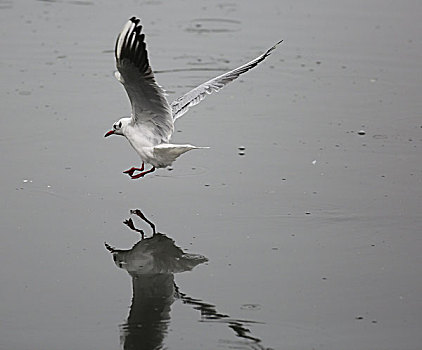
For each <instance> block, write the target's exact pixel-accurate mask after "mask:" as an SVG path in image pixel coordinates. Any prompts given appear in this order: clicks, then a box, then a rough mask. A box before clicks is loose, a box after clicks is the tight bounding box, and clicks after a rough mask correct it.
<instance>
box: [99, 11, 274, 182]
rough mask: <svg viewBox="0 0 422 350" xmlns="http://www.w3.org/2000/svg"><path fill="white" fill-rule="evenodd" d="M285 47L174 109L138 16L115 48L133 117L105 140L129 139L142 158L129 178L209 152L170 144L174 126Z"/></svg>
mask: <svg viewBox="0 0 422 350" xmlns="http://www.w3.org/2000/svg"><path fill="white" fill-rule="evenodd" d="M281 42H282V40H281V41H279V42H278V43H277V44H275V45H274V46H272V47H271V48H269V49H268V50H267V51H266V52H265V53H263V54H262V55H260V56H258V57H257V58H255V59H253V60H252V61H250V62H248V63H246V64H244V65H242V66H240V67H238V68H236V69H233V70H231V71H229V72H227V73H224V74H222V75H219V76H218V77H216V78H214V79H211V80H208V81H207V82H205V83H203V84H201V85H199V86H198V87H196V88H194V89H192V90H191V91H189V92H188V93H186V94H185V95H183V96H181V97H179V98H178V99H177V100H175V101H173V102H172V103H171V104H170V103H169V102H168V101H167V99H166V94H165V92H164V90H163V89H162V87H161V86H160V85H158V84H157V81H156V80H155V76H154V73H153V71H152V68H151V66H150V64H149V59H148V52H147V49H146V45H145V34H143V33H142V25H141V21H140V19H139V18H136V17H132V18H131V19H130V20H129V21H128V22H127V23H126V24H125V26H124V27H123V29H122V31H121V32H120V34H119V36H118V37H117V41H116V47H115V57H116V66H117V71H116V73H115V76H116V78H117V79H118V80H119V81H120V82H121V83H122V84H123V86H124V88H125V90H126V92H127V94H128V96H129V100H130V102H131V105H132V113H131V116H130V117H123V118H121V119H119V120H118V121H117V122H115V123H114V124H113V129H112V130H110V131H109V132H107V133H106V134H105V135H104V136H105V137H108V136H110V135H121V136H124V137H126V139H127V140H128V141H129V143H130V144H131V145H132V147H133V148H134V149H135V151H136V152H137V153H138V155H139V156H140V158H141V160H142V165H141V167H139V168H136V167H132V168H130V169H128V170H126V171H124V172H123V173H125V174H128V175H129V176H130V177H131V178H132V179H138V178H141V177H143V176H145V175H146V174H148V173H151V172H153V171H155V169H156V168H165V167H167V166H170V165H171V164H172V163H173V162H174V161H175V160H176V158H178V157H179V156H180V155H182V154H183V153H185V152H187V151H190V150H193V149H198V148H208V147H197V146H193V145H190V144H172V143H170V138H171V136H172V134H173V132H174V122H175V121H176V120H177V119H178V118H180V117H181V116H182V115H184V114H185V113H186V112H187V111H188V109H189V108H190V107H192V106H194V105H196V104H198V103H199V102H201V101H202V100H203V99H204V98H205V96H206V95H207V94H211V93H212V92H214V91H215V92H217V91H219V90H220V89H222V88H223V87H224V86H226V85H227V84H228V83H230V82H231V81H233V80H235V79H237V78H238V77H239V76H240V75H241V74H243V73H245V72H247V71H248V70H250V69H252V68H254V67H255V66H256V65H257V64H258V63H260V62H262V61H263V60H264V59H265V58H267V57H268V56H269V55H270V53H271V52H272V51H273V50H274V49H275V48H276V46H277V45H278V44H280V43H281ZM145 163H147V164H150V165H152V168H150V169H149V170H144V169H145ZM135 172H138V173H137V174H135Z"/></svg>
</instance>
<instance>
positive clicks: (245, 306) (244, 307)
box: [240, 304, 261, 310]
mask: <svg viewBox="0 0 422 350" xmlns="http://www.w3.org/2000/svg"><path fill="white" fill-rule="evenodd" d="M240 308H241V309H242V310H260V309H261V305H259V304H243V305H242V306H241V307H240Z"/></svg>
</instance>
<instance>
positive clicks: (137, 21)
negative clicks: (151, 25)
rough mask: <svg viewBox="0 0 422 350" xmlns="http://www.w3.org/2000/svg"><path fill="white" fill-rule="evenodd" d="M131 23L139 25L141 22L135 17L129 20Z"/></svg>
mask: <svg viewBox="0 0 422 350" xmlns="http://www.w3.org/2000/svg"><path fill="white" fill-rule="evenodd" d="M129 21H132V22H133V23H135V24H138V23H139V22H140V21H141V20H140V19H139V18H138V17H135V16H133V17H131V18H130V19H129Z"/></svg>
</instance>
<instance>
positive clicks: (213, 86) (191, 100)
mask: <svg viewBox="0 0 422 350" xmlns="http://www.w3.org/2000/svg"><path fill="white" fill-rule="evenodd" d="M282 41H283V40H281V41H279V42H278V43H277V44H275V45H274V46H273V47H271V48H269V49H268V50H267V51H266V52H265V53H263V54H262V55H261V56H258V57H257V58H255V59H254V60H252V61H250V62H248V63H246V64H244V65H243V66H240V67H238V68H236V69H233V70H231V71H230V72H227V73H224V74H222V75H219V76H218V77H216V78H214V79H211V80H208V81H207V82H205V83H203V84H201V85H199V86H198V87H196V88H194V89H192V90H191V91H189V92H188V93H187V94H185V95H183V96H181V97H179V98H178V99H177V100H175V101H173V102H172V104H171V110H172V113H173V119H174V120H176V119H177V118H180V117H181V116H182V115H183V114H185V113H186V112H187V111H188V109H189V107H191V106H195V105H197V104H198V103H199V102H201V101H202V100H203V99H204V98H205V96H206V95H207V94H211V93H212V92H214V91H215V92H217V91H219V90H220V89H222V88H223V87H224V86H226V85H227V84H228V83H230V82H231V81H233V80H235V79H237V78H238V77H239V76H240V75H241V74H243V73H246V72H247V71H248V70H250V69H252V68H254V67H255V66H257V65H258V63H260V62H262V61H263V60H265V58H267V57H268V56H269V55H270V54H271V52H272V51H273V50H274V49H275V48H276V47H277V45H278V44H280V43H281V42H282Z"/></svg>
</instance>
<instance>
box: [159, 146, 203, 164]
mask: <svg viewBox="0 0 422 350" xmlns="http://www.w3.org/2000/svg"><path fill="white" fill-rule="evenodd" d="M205 148H209V147H198V146H193V145H175V144H171V143H163V144H161V145H158V146H155V147H154V158H155V159H156V160H157V163H158V164H157V166H159V167H166V166H170V165H171V164H172V163H173V162H174V161H175V160H176V159H177V158H178V157H179V156H181V155H182V154H183V153H186V152H188V151H190V150H193V149H205Z"/></svg>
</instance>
